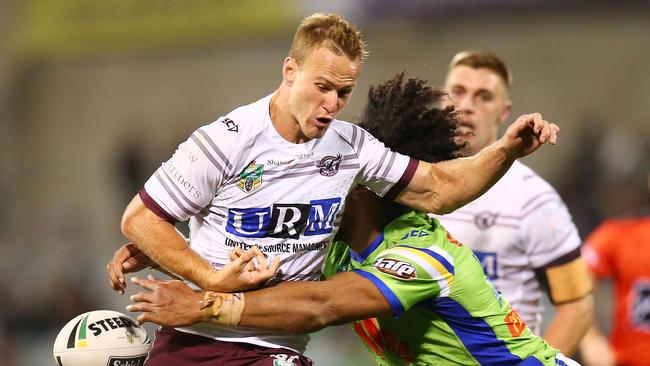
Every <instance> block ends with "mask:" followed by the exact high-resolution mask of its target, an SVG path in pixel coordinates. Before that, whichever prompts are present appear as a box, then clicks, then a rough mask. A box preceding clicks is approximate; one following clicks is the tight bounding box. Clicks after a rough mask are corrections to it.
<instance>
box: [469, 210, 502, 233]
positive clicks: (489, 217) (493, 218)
mask: <svg viewBox="0 0 650 366" xmlns="http://www.w3.org/2000/svg"><path fill="white" fill-rule="evenodd" d="M498 216H499V214H497V213H493V212H489V211H483V212H481V213H479V214H477V215H476V216H474V224H475V225H476V227H477V228H479V229H481V230H487V229H489V228H491V227H492V226H494V224H495V223H496V222H497V217H498Z"/></svg>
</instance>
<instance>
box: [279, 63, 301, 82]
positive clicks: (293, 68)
mask: <svg viewBox="0 0 650 366" xmlns="http://www.w3.org/2000/svg"><path fill="white" fill-rule="evenodd" d="M297 71H298V63H297V62H296V59H295V58H293V57H289V56H287V57H285V59H284V62H283V63H282V76H283V77H284V80H285V81H286V82H287V83H288V84H289V85H291V83H293V81H294V79H295V78H296V72H297Z"/></svg>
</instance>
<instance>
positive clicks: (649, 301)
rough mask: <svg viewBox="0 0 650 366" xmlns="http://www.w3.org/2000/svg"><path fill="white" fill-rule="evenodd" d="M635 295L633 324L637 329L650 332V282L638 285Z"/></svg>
mask: <svg viewBox="0 0 650 366" xmlns="http://www.w3.org/2000/svg"><path fill="white" fill-rule="evenodd" d="M634 295H635V296H634V303H633V305H632V323H633V324H634V325H635V326H637V327H641V328H644V329H646V330H650V282H646V281H643V282H638V283H636V284H635V285H634Z"/></svg>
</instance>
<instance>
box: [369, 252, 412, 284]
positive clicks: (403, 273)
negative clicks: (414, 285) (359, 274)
mask: <svg viewBox="0 0 650 366" xmlns="http://www.w3.org/2000/svg"><path fill="white" fill-rule="evenodd" d="M373 266H374V267H375V268H377V269H378V270H380V271H382V272H384V273H386V274H387V275H390V276H393V277H397V278H402V279H405V280H410V279H413V278H415V267H413V265H412V264H411V263H409V262H405V261H401V260H398V259H393V258H387V257H380V258H379V259H377V260H376V261H375V263H374V264H373Z"/></svg>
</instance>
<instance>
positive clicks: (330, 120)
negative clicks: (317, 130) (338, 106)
mask: <svg viewBox="0 0 650 366" xmlns="http://www.w3.org/2000/svg"><path fill="white" fill-rule="evenodd" d="M316 121H318V122H320V123H322V124H324V125H327V124H329V123H330V122H332V118H328V117H317V118H316Z"/></svg>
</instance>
